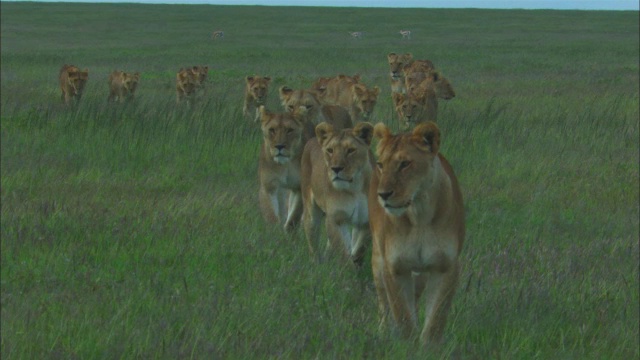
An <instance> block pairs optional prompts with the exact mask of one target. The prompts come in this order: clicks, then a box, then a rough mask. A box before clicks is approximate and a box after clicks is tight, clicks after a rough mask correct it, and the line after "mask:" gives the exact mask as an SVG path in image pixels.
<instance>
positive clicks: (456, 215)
mask: <svg viewBox="0 0 640 360" xmlns="http://www.w3.org/2000/svg"><path fill="white" fill-rule="evenodd" d="M388 60H389V65H390V69H391V84H392V89H393V95H392V97H393V100H394V102H395V104H396V109H397V111H398V114H399V115H400V118H401V119H402V121H403V125H404V126H405V127H406V128H407V129H408V132H405V133H399V134H393V133H392V132H391V130H390V129H389V128H388V127H387V126H386V125H385V124H383V123H378V124H376V125H375V126H373V125H372V124H370V123H368V122H365V121H363V120H366V119H368V118H369V116H370V114H371V111H372V109H373V106H374V105H375V103H376V100H377V96H378V94H379V89H378V88H377V87H374V88H372V89H369V88H367V87H366V86H365V85H364V84H362V83H361V82H360V78H359V76H353V77H351V76H345V75H338V76H335V77H330V78H319V79H318V80H317V81H316V82H314V84H313V85H312V87H311V88H310V89H298V90H293V89H291V88H289V87H287V86H282V87H280V89H279V96H280V100H281V103H282V105H283V107H284V109H285V110H284V111H282V112H271V111H269V110H267V109H266V108H265V106H264V105H263V104H264V103H265V99H266V96H267V92H268V85H269V83H270V80H271V79H270V78H269V77H261V76H248V77H247V78H246V89H245V102H244V113H245V115H247V116H249V117H253V113H252V111H253V110H254V109H255V110H256V117H255V120H256V121H259V122H260V124H261V130H262V134H263V138H264V142H263V144H262V147H261V150H260V156H259V179H260V189H259V202H260V207H261V211H262V214H263V216H264V218H265V219H266V220H267V221H269V222H273V223H279V224H281V225H284V228H285V230H286V231H291V230H293V229H294V228H296V226H297V225H298V224H299V223H300V222H302V226H303V229H304V232H305V235H306V238H307V241H308V246H309V251H310V252H311V255H312V257H314V258H316V259H320V258H323V257H324V256H326V254H327V253H329V252H338V253H341V254H343V257H345V258H349V259H351V260H352V261H353V262H355V263H356V264H361V263H362V262H363V258H364V252H365V246H366V244H367V242H368V241H371V242H372V257H371V262H372V264H371V265H372V270H373V277H374V281H375V286H376V291H377V295H378V309H379V313H380V318H381V321H380V326H381V327H386V325H388V324H391V325H392V327H393V328H394V329H395V330H397V331H399V332H400V333H401V334H402V335H403V336H406V337H412V336H413V335H417V333H418V306H419V303H418V301H419V299H420V296H421V294H422V293H423V292H425V293H426V304H425V305H426V307H425V314H426V320H425V321H424V325H423V327H422V330H421V335H420V339H421V341H422V342H423V343H424V344H427V343H430V342H437V341H439V340H440V339H441V338H442V335H443V331H444V327H445V324H446V317H447V313H448V311H449V308H450V306H451V302H452V298H453V295H454V293H455V290H456V286H457V283H458V279H459V276H460V262H459V254H460V251H461V249H462V243H463V240H464V236H465V224H464V207H463V200H462V194H461V191H460V187H459V185H458V180H457V179H456V176H455V174H454V172H453V169H452V167H451V165H450V164H449V162H448V161H447V160H446V159H445V157H444V156H443V155H442V154H440V153H439V149H440V139H441V138H440V130H439V129H438V126H437V125H436V124H435V122H434V121H435V120H436V113H437V107H436V104H437V99H436V98H438V97H440V98H445V99H450V98H452V97H453V96H454V95H455V94H454V92H453V89H452V88H451V85H450V84H449V82H448V81H447V80H446V79H445V78H443V77H442V76H440V74H439V73H438V72H437V71H435V69H434V67H433V64H432V63H431V62H430V61H428V60H413V59H412V56H411V54H404V55H396V54H394V53H392V54H389V55H388ZM373 138H376V139H377V148H376V154H375V156H374V154H373V152H372V150H371V149H370V147H371V144H372V140H373ZM322 220H324V226H325V229H326V234H327V237H328V241H327V243H326V245H325V246H322V244H321V240H320V233H321V226H322Z"/></svg>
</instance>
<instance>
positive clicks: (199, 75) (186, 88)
mask: <svg viewBox="0 0 640 360" xmlns="http://www.w3.org/2000/svg"><path fill="white" fill-rule="evenodd" d="M208 74H209V67H208V66H192V67H190V68H180V70H179V71H178V73H177V74H176V103H178V104H179V103H180V102H181V101H182V100H185V99H186V100H188V101H190V102H192V101H193V100H194V98H195V94H196V90H198V89H201V88H204V83H205V81H206V80H207V76H208Z"/></svg>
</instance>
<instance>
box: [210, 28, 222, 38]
mask: <svg viewBox="0 0 640 360" xmlns="http://www.w3.org/2000/svg"><path fill="white" fill-rule="evenodd" d="M211 39H212V40H218V39H219V40H224V31H222V30H216V31H214V32H213V33H212V34H211Z"/></svg>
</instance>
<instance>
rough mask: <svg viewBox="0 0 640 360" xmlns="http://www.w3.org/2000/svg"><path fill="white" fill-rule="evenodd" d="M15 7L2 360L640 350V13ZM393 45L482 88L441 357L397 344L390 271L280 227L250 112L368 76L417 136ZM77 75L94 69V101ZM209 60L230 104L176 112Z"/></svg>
mask: <svg viewBox="0 0 640 360" xmlns="http://www.w3.org/2000/svg"><path fill="white" fill-rule="evenodd" d="M1 7H2V8H1V14H2V15H1V20H2V21H1V38H0V39H1V44H2V59H1V60H2V62H1V70H2V73H1V75H2V76H1V88H0V95H1V102H0V116H1V135H2V138H1V141H2V148H1V161H2V162H1V165H2V166H1V174H2V188H1V204H2V213H1V239H2V247H1V266H2V273H1V275H2V276H1V290H2V296H1V306H2V313H1V321H2V324H1V326H0V330H1V335H2V354H1V355H2V358H3V359H40V358H64V359H71V358H77V359H93V358H96V359H114V358H141V359H150V358H171V359H174V358H199V359H204V358H233V359H246V358H295V359H299V358H345V359H346V358H376V359H377V358H400V359H402V358H416V359H418V358H420V359H422V358H425V356H426V355H427V354H428V355H429V357H433V358H450V357H459V358H462V359H475V358H477V359H489V358H507V359H533V358H538V359H573V358H575V359H578V358H579V359H633V358H638V356H639V350H638V339H639V330H638V323H639V315H638V301H639V294H638V289H639V279H638V262H639V255H638V254H639V249H638V231H639V223H638V218H639V216H640V214H639V207H638V202H639V193H638V189H639V173H638V163H639V146H638V121H639V113H638V107H639V99H638V84H639V79H638V74H639V69H638V64H639V58H638V53H639V39H638V12H584V11H579V12H578V11H577V12H573V11H483V10H429V9H424V10H416V9H402V10H400V9H398V10H396V9H346V8H345V9H339V8H270V7H224V6H193V5H192V6H178V5H126V4H121V5H97V4H40V3H2V5H1ZM349 24H352V25H349ZM404 28H409V29H411V30H412V31H413V39H412V40H411V41H402V40H401V36H400V34H398V31H399V30H400V29H404ZM217 29H222V30H224V31H225V32H226V39H225V40H224V41H216V42H213V41H211V40H210V34H211V32H212V31H213V30H217ZM348 31H365V37H364V38H363V39H362V40H360V41H354V40H352V39H350V38H349V36H348V34H347V32H348ZM391 51H396V52H412V53H413V54H414V56H415V57H416V58H428V59H431V60H432V61H433V62H434V63H435V64H436V66H437V67H438V68H439V69H440V70H441V71H442V73H443V74H444V75H445V76H446V77H448V78H449V80H450V81H451V82H452V84H453V86H454V88H455V89H456V92H457V97H456V98H454V99H453V100H450V101H448V102H441V104H440V114H439V125H440V126H441V129H442V134H443V143H442V152H443V153H444V154H445V155H446V156H447V157H448V158H449V159H450V161H451V163H452V164H453V166H454V168H455V169H456V171H457V173H458V175H459V179H460V182H461V185H462V188H463V193H464V196H465V200H466V207H467V233H468V237H467V240H466V243H465V248H464V251H463V262H464V270H463V271H464V272H463V277H462V281H461V284H460V287H459V291H458V294H457V297H456V299H455V302H454V305H453V309H452V312H451V315H450V318H449V320H450V321H449V324H448V326H447V332H446V337H447V341H446V343H445V344H444V345H443V346H441V347H439V348H434V349H429V350H426V351H424V350H421V349H416V348H415V347H414V346H413V345H412V344H410V343H409V342H406V341H399V340H397V339H395V338H393V337H392V336H389V335H388V334H380V333H378V332H377V314H376V305H375V301H376V300H375V292H374V291H373V288H372V280H371V274H370V269H369V265H368V264H367V265H366V266H365V268H364V269H361V270H355V269H353V268H350V267H347V266H341V265H340V264H339V263H338V262H337V261H333V262H328V263H325V264H320V265H316V264H311V263H310V262H309V256H308V254H307V250H306V244H305V240H304V239H303V236H302V232H299V233H297V234H295V236H293V237H287V236H285V235H284V234H283V232H282V231H281V229H279V228H274V227H273V226H269V225H267V224H265V223H264V222H263V221H262V219H261V216H260V214H259V212H258V210H257V207H256V204H257V175H256V168H257V153H258V147H259V144H260V142H261V136H260V134H259V132H258V130H257V126H256V125H255V124H253V123H252V122H250V121H249V120H247V119H243V118H242V116H241V106H242V88H243V84H244V83H243V81H244V80H243V78H244V76H246V75H250V74H254V73H255V74H263V75H267V74H268V75H271V76H272V77H273V78H274V82H273V83H272V92H271V99H270V103H269V107H270V108H271V109H272V110H278V111H279V110H280V108H279V103H278V100H277V96H276V91H275V89H277V87H279V86H281V85H285V84H286V85H289V86H292V87H294V88H296V87H306V86H309V85H310V84H311V82H312V81H313V80H314V79H315V78H316V77H318V76H329V75H335V74H338V73H345V74H349V75H351V74H354V73H360V74H361V75H362V79H363V81H364V82H365V83H366V84H368V85H378V86H380V87H381V88H382V94H381V96H380V100H379V103H378V107H377V110H376V120H378V121H385V122H387V123H389V124H392V125H393V126H395V123H394V122H393V120H392V118H391V114H392V107H391V99H390V93H389V85H388V79H387V70H388V67H387V64H386V54H387V53H388V52H391ZM64 63H70V64H74V65H77V66H79V67H80V68H89V72H90V75H89V76H90V78H89V83H88V85H87V89H86V92H85V97H84V98H83V99H82V101H81V103H80V104H79V105H78V106H77V107H72V108H70V109H65V108H63V107H62V106H61V104H60V93H59V90H58V85H57V76H58V70H59V68H60V66H61V65H62V64H64ZM196 64H206V65H209V67H210V69H211V73H210V81H209V84H208V89H207V93H206V94H204V95H203V96H201V97H200V99H199V100H200V101H199V102H198V103H196V104H195V105H194V106H192V107H191V108H187V107H183V106H181V107H176V105H175V92H174V79H175V73H176V71H177V70H178V69H179V68H180V67H183V66H189V65H196ZM117 69H120V70H124V71H128V72H134V71H140V72H141V73H142V79H141V83H140V86H139V89H138V98H137V99H136V100H135V101H134V102H133V103H130V104H122V105H120V104H118V105H114V104H107V102H106V99H107V95H108V90H107V77H108V74H109V72H111V71H112V70H117Z"/></svg>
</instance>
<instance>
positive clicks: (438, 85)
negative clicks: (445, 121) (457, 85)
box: [408, 71, 456, 100]
mask: <svg viewBox="0 0 640 360" xmlns="http://www.w3.org/2000/svg"><path fill="white" fill-rule="evenodd" d="M423 76H424V77H423V78H422V80H420V83H416V82H415V81H413V82H412V83H411V84H410V85H409V87H408V91H409V93H419V92H420V91H421V90H432V91H433V92H435V93H436V95H437V96H438V97H439V98H441V99H445V100H450V99H453V98H454V97H455V96H456V92H455V91H454V90H453V86H451V83H450V82H449V80H447V78H445V77H444V76H442V75H440V74H439V73H438V72H434V71H431V72H428V73H426V74H423Z"/></svg>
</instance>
